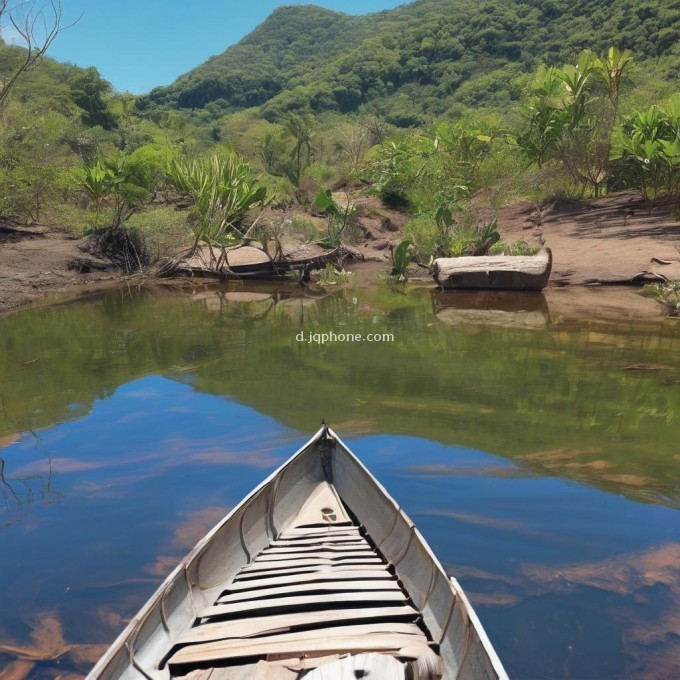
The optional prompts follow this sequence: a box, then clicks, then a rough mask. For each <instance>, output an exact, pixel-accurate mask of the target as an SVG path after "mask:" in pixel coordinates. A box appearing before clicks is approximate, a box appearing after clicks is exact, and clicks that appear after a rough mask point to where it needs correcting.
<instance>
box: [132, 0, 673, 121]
mask: <svg viewBox="0 0 680 680" xmlns="http://www.w3.org/2000/svg"><path fill="white" fill-rule="evenodd" d="M679 42H680V29H678V15H677V7H675V5H674V3H672V2H659V1H658V0H637V1H636V2H634V3H631V2H630V1H629V0H588V2H586V3H572V2H568V1H567V0H546V1H545V2H542V3H536V2H533V1H531V0H512V1H511V2H506V1H503V0H485V2H483V3H470V2H467V1H466V0H420V1H419V2H414V3H410V4H405V5H403V6H401V7H398V8H396V9H394V10H392V11H388V12H381V13H379V14H372V15H368V16H364V17H353V16H346V15H342V14H338V13H334V12H330V11H328V10H325V9H321V8H318V7H312V6H304V7H282V8H279V9H278V10H277V11H275V12H274V13H273V14H272V15H271V16H270V17H269V18H268V19H267V20H266V21H265V22H264V23H263V24H261V25H260V26H258V28H257V29H255V31H253V32H252V33H251V34H250V35H248V36H246V37H245V38H244V39H243V40H242V41H240V42H239V43H238V44H237V45H235V46H233V47H231V48H229V49H228V50H226V51H225V52H224V53H222V54H220V55H218V56H216V57H213V58H211V59H210V60H209V61H208V62H206V63H205V64H203V65H201V66H199V67H197V68H195V69H193V70H192V71H191V72H189V73H187V74H186V75H184V76H182V77H180V78H179V79H178V80H177V81H176V82H175V83H173V84H172V85H170V86H169V87H164V88H157V89H155V90H153V91H152V92H151V93H150V94H149V95H148V96H146V97H142V98H140V100H139V103H138V105H139V106H140V108H141V110H142V111H143V112H145V113H146V114H150V113H151V112H153V111H154V110H157V109H158V108H163V107H166V108H172V107H182V108H186V109H204V110H206V111H210V112H211V113H210V115H215V116H219V115H222V114H224V113H226V112H233V111H238V110H241V109H246V108H251V107H261V111H262V113H263V115H264V116H265V117H266V118H267V120H269V121H282V120H284V119H285V118H286V117H287V116H288V115H289V114H290V113H298V114H304V113H310V112H313V113H314V114H316V115H319V114H320V113H323V112H327V111H339V112H342V113H348V112H356V111H367V112H368V111H370V112H381V113H382V114H383V115H384V117H385V119H387V121H388V122H389V123H392V124H394V125H397V126H399V127H414V126H421V125H423V124H424V123H425V124H427V123H428V122H430V121H431V120H432V119H433V118H436V117H439V116H444V115H450V113H451V112H454V113H460V112H461V111H463V110H465V109H470V108H497V109H503V110H509V109H510V108H511V107H512V106H513V104H514V103H515V102H517V100H518V99H519V97H520V95H521V91H520V87H519V86H518V82H519V79H521V77H522V74H524V73H528V72H530V71H533V70H534V69H535V68H536V65H537V64H539V63H541V62H544V63H547V64H559V63H564V62H566V61H568V60H571V59H573V56H574V55H575V54H578V53H579V52H580V51H581V50H583V49H586V48H588V49H590V50H592V51H593V52H595V53H596V54H602V53H603V52H604V51H605V50H606V49H607V48H608V47H609V46H610V45H617V46H620V47H621V48H624V47H625V48H627V49H628V50H631V51H632V52H634V53H635V54H636V56H637V58H638V59H640V60H641V61H650V62H651V61H656V62H657V63H661V62H663V60H667V61H669V62H670V61H671V60H673V59H677V56H678V48H677V45H678V43H679ZM610 72H611V71H610ZM612 78H613V80H616V76H615V75H614V76H612ZM210 107H212V108H210Z"/></svg>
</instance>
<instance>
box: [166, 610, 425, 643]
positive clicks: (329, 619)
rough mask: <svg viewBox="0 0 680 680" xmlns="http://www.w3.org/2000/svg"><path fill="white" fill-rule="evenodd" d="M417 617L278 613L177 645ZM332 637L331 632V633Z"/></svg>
mask: <svg viewBox="0 0 680 680" xmlns="http://www.w3.org/2000/svg"><path fill="white" fill-rule="evenodd" d="M417 616H418V611H417V610H416V609H414V608H413V607H410V606H409V605H403V606H401V607H372V608H360V609H330V610H328V609H327V610H322V611H310V612H298V613H296V614H279V615H276V616H258V617H253V618H248V619H238V620H236V621H221V622H219V623H205V624H203V625H202V626H197V627H196V628H192V629H191V630H190V631H188V632H187V633H186V634H185V635H183V636H182V637H180V638H179V639H178V640H177V643H176V644H178V645H189V644H198V643H203V642H212V641H214V640H227V639H234V638H249V637H253V636H256V635H257V636H260V635H272V634H274V633H280V632H284V631H292V630H295V629H296V628H302V627H306V626H319V625H322V626H324V628H325V632H326V633H328V632H329V631H328V628H327V626H328V625H330V624H349V623H352V622H355V621H361V620H362V619H380V622H381V623H384V622H385V619H387V620H392V619H404V618H409V619H411V620H412V621H413V620H415V619H416V618H417ZM330 632H331V634H332V630H331V631H330Z"/></svg>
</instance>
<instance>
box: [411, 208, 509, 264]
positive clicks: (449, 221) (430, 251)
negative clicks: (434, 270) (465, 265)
mask: <svg viewBox="0 0 680 680" xmlns="http://www.w3.org/2000/svg"><path fill="white" fill-rule="evenodd" d="M405 231H406V233H407V234H408V235H409V236H410V237H411V238H412V239H413V244H414V247H415V250H416V252H417V255H418V259H419V260H421V261H427V260H428V259H432V258H436V257H460V256H462V255H486V254H488V252H489V250H490V249H491V247H492V246H493V245H494V244H496V243H498V242H499V241H500V238H501V237H500V234H499V233H498V225H497V222H496V219H493V220H491V221H490V222H487V221H485V220H483V219H480V218H479V216H478V215H477V214H476V212H475V211H473V210H465V211H462V210H452V209H451V208H450V207H449V206H446V205H441V206H440V207H439V209H438V210H437V211H436V213H435V215H434V217H419V218H417V219H415V220H411V221H410V222H409V223H408V224H407V225H406V227H405Z"/></svg>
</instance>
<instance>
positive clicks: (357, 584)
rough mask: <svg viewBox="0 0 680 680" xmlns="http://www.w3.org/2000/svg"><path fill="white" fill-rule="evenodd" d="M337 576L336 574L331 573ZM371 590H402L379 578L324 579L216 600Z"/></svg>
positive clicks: (240, 599)
mask: <svg viewBox="0 0 680 680" xmlns="http://www.w3.org/2000/svg"><path fill="white" fill-rule="evenodd" d="M333 576H337V574H333ZM367 590H368V591H372V590H396V591H399V592H402V590H401V588H400V587H399V584H398V583H397V582H396V581H390V580H388V579H380V580H375V581H363V580H362V581H337V580H336V581H326V582H321V583H310V584H308V583H293V584H287V585H284V586H273V587H269V588H262V587H260V588H258V589H257V590H255V591H250V592H248V591H243V592H236V593H229V594H226V595H222V596H220V598H219V599H218V600H217V602H218V603H219V604H227V603H231V602H242V601H243V600H261V599H263V598H267V597H276V596H286V595H292V594H293V593H309V592H317V591H320V592H343V591H345V592H361V591H367Z"/></svg>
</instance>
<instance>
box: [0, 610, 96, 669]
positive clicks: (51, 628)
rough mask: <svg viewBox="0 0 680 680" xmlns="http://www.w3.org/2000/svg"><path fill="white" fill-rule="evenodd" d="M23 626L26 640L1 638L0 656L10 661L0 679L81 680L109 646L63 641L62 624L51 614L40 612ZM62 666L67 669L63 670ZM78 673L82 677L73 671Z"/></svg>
mask: <svg viewBox="0 0 680 680" xmlns="http://www.w3.org/2000/svg"><path fill="white" fill-rule="evenodd" d="M25 623H26V625H27V626H29V627H30V629H31V631H30V633H29V635H28V638H29V639H28V640H17V639H14V638H11V637H0V657H2V656H7V657H9V659H10V660H9V662H8V663H6V664H5V665H3V667H2V668H0V680H24V679H25V678H29V677H41V678H43V677H44V678H55V680H56V679H57V678H59V679H60V680H67V679H69V680H75V679H76V678H78V679H80V678H83V677H84V673H85V672H87V671H88V670H89V669H90V668H91V667H92V665H93V664H94V663H95V662H96V661H97V660H98V659H99V658H100V657H101V655H102V654H103V653H104V652H105V651H106V649H107V647H108V645H105V644H102V645H93V644H72V643H69V642H66V640H65V639H64V634H63V628H62V624H61V621H60V620H59V618H58V616H57V614H56V613H55V612H52V611H48V612H42V613H41V614H38V615H36V616H35V617H33V618H32V619H31V620H28V621H25ZM50 662H53V663H50ZM0 665H2V660H1V658H0ZM64 666H65V667H66V669H69V668H70V670H65V669H64ZM38 668H39V669H40V671H39V672H38V671H37V669H38ZM81 670H82V671H83V673H82V674H80V673H78V672H75V671H81Z"/></svg>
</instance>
